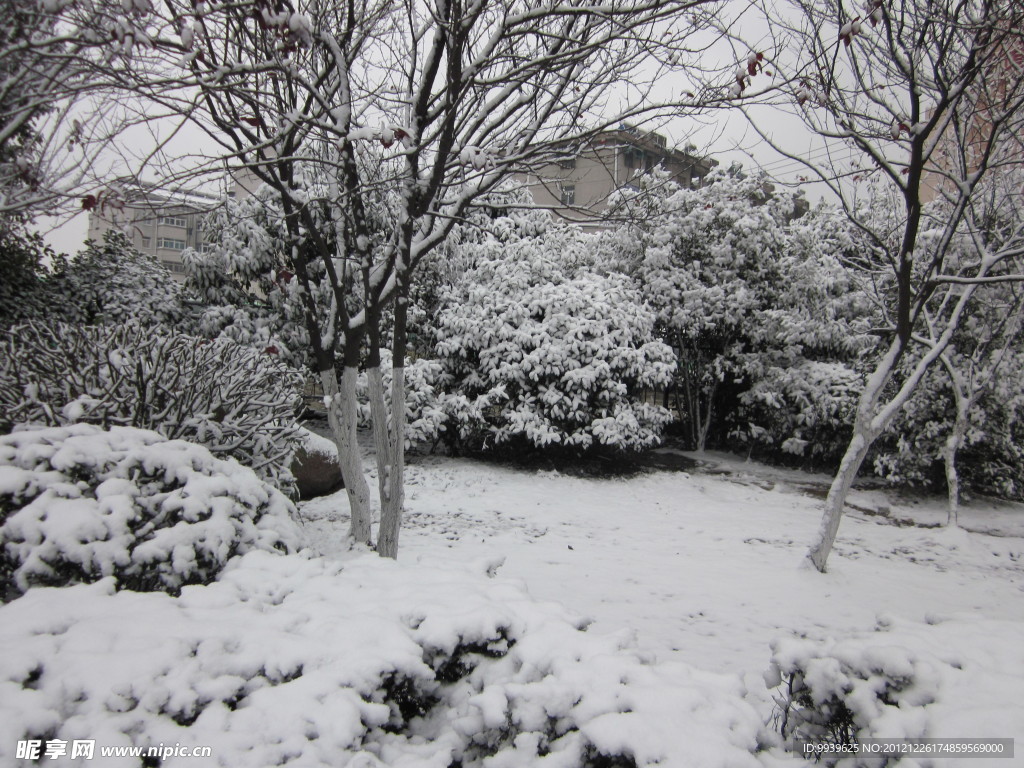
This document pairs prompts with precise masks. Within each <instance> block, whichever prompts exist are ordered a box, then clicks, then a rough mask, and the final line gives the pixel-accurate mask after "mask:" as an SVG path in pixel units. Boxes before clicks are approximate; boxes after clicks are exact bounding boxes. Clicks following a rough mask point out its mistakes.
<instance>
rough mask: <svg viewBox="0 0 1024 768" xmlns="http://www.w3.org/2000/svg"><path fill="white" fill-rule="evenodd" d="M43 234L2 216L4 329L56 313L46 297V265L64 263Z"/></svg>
mask: <svg viewBox="0 0 1024 768" xmlns="http://www.w3.org/2000/svg"><path fill="white" fill-rule="evenodd" d="M62 258H63V257H62V256H60V255H58V254H57V253H55V252H54V251H53V249H52V248H50V247H49V246H48V245H46V243H45V242H43V236H42V235H40V234H39V233H34V232H29V231H28V227H27V226H26V224H25V222H24V221H22V220H21V219H18V218H15V217H12V216H3V215H0V327H6V326H9V325H14V324H16V323H23V322H26V321H28V320H36V319H39V318H41V317H45V316H46V314H47V312H50V311H52V310H53V307H52V306H51V302H50V301H49V297H47V295H46V290H45V288H46V281H45V278H46V266H45V262H50V263H51V264H52V263H54V262H60V261H61V259H62Z"/></svg>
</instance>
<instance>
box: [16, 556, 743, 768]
mask: <svg viewBox="0 0 1024 768" xmlns="http://www.w3.org/2000/svg"><path fill="white" fill-rule="evenodd" d="M581 626H582V622H581V621H580V620H579V619H577V618H575V617H572V616H566V614H565V609H564V608H563V607H562V606H561V605H557V604H554V603H539V602H536V601H535V600H533V599H532V598H531V597H530V596H529V595H528V594H527V593H526V592H525V591H524V590H523V588H522V587H521V586H518V585H517V584H515V583H510V582H507V581H504V580H502V579H500V578H497V579H488V578H486V577H485V576H483V575H482V574H476V573H471V572H468V571H466V570H464V569H462V568H458V567H454V566H453V567H449V568H441V567H430V566H426V565H423V564H419V563H403V562H395V561H391V560H384V559H381V558H378V557H375V556H362V557H356V558H353V559H351V560H349V561H347V562H345V563H339V562H337V561H331V560H326V559H319V558H318V559H312V558H305V557H303V556H296V555H291V556H282V557H275V556H272V555H270V554H268V553H265V552H252V553H250V554H248V555H246V556H244V557H242V558H238V559H236V560H235V561H234V563H233V564H231V565H230V566H229V567H228V568H227V569H226V570H225V572H224V573H222V574H221V576H220V578H219V579H218V580H217V581H216V582H215V583H213V584H210V585H208V586H202V587H187V588H184V589H182V591H181V594H180V596H179V597H175V598H172V597H168V596H167V595H153V594H139V593H132V592H126V591H121V592H117V593H114V592H113V591H112V590H111V588H110V585H109V584H107V583H100V584H92V585H78V586H74V587H71V588H70V589H63V590H32V591H30V592H29V593H28V594H26V595H24V596H23V597H21V598H19V599H18V600H15V601H13V602H12V603H10V604H8V605H6V606H3V607H2V608H0V763H2V764H4V765H7V764H8V763H12V762H13V750H14V749H15V745H16V744H17V742H18V741H19V740H22V739H30V738H55V739H67V740H71V739H79V738H92V739H97V741H98V742H99V743H100V744H103V745H105V746H132V745H136V746H142V747H148V746H150V745H155V744H159V743H160V742H163V743H165V744H174V743H180V744H182V745H183V746H186V745H187V746H190V747H191V746H194V745H209V746H210V747H212V750H213V755H214V758H215V760H216V761H217V762H218V763H219V764H221V765H226V766H247V767H251V768H264V767H265V766H275V765H301V766H310V767H316V766H324V767H325V768H326V767H327V766H330V768H383V767H384V766H423V767H424V768H450V766H462V767H463V768H525V767H527V766H531V767H532V766H552V767H555V766H564V767H566V768H568V767H570V766H571V767H572V768H608V766H641V767H644V768H646V767H648V766H651V767H653V766H662V767H665V766H685V767H686V768H758V767H759V766H761V762H760V761H759V760H758V759H757V757H755V756H754V755H753V754H752V752H753V751H754V750H756V749H757V745H758V733H759V731H760V729H761V718H760V716H759V714H758V713H757V712H756V711H755V710H754V708H753V707H752V706H751V705H750V704H748V703H747V702H746V701H744V699H743V696H742V684H741V682H740V681H739V679H738V678H737V677H735V676H728V675H719V674H714V673H710V672H705V671H702V670H698V669H695V668H693V667H689V666H687V665H684V664H680V663H659V664H657V665H655V664H652V663H649V662H645V661H644V660H643V657H642V655H641V653H640V652H639V651H638V650H637V649H636V648H635V647H634V646H633V640H632V637H631V635H630V633H628V632H622V633H617V634H614V635H601V634H597V633H592V632H585V631H582V630H581V629H580V627H581ZM69 692H73V695H69ZM8 755H11V759H10V760H8V759H7V756H8ZM57 764H58V765H60V764H61V763H59V762H58V763H57ZM65 764H66V763H65ZM126 764H127V763H126ZM132 764H133V765H136V766H137V765H139V763H138V762H135V763H132ZM172 764H174V765H177V764H179V763H178V761H174V760H172V761H168V763H167V765H168V768H170V766H171V765H172ZM181 764H182V765H183V764H184V763H181Z"/></svg>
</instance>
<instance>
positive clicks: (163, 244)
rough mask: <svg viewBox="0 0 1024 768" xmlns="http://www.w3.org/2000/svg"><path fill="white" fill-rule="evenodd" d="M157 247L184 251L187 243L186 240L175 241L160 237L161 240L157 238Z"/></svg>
mask: <svg viewBox="0 0 1024 768" xmlns="http://www.w3.org/2000/svg"><path fill="white" fill-rule="evenodd" d="M156 247H157V248H166V249H167V250H169V251H184V250H185V241H184V240H174V239H173V238H170V237H159V238H157V241H156Z"/></svg>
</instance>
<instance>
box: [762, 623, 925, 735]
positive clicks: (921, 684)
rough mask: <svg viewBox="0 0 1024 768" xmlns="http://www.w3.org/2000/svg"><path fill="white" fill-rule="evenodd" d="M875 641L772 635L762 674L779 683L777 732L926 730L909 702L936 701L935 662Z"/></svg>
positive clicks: (914, 704)
mask: <svg viewBox="0 0 1024 768" xmlns="http://www.w3.org/2000/svg"><path fill="white" fill-rule="evenodd" d="M881 640H882V642H879V641H878V640H875V639H874V638H869V639H868V640H867V641H865V640H864V639H857V640H852V641H845V642H836V641H834V640H831V639H829V640H826V641H812V640H805V639H793V638H787V639H782V640H776V641H774V642H773V643H772V651H773V652H772V662H771V665H770V666H769V669H768V671H767V672H766V673H765V681H766V683H768V684H769V686H770V687H775V685H779V686H781V688H780V691H781V693H780V695H779V696H778V697H777V698H776V699H775V703H776V712H775V718H776V724H777V726H778V728H779V731H780V732H781V734H782V736H783V737H784V738H786V739H789V738H794V739H801V740H806V741H810V742H814V743H820V744H836V745H838V744H855V743H857V742H858V741H859V740H860V739H862V738H885V737H890V738H894V737H895V738H913V737H922V736H924V735H925V733H924V727H925V725H926V719H925V717H924V716H923V712H922V711H921V710H920V709H918V710H917V711H916V712H915V711H914V708H915V707H917V708H919V707H923V706H925V705H927V704H931V703H933V702H934V701H935V700H936V696H937V693H938V683H937V674H936V668H935V666H934V664H932V663H931V662H930V661H927V660H925V659H922V658H919V655H918V654H916V653H913V652H912V651H910V650H909V649H907V648H905V647H900V646H897V645H886V644H884V640H885V638H881ZM773 683H774V684H775V685H772V684H773Z"/></svg>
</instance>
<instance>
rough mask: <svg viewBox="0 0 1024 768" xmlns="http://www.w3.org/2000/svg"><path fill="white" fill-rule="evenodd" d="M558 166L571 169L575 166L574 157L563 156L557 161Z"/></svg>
mask: <svg viewBox="0 0 1024 768" xmlns="http://www.w3.org/2000/svg"><path fill="white" fill-rule="evenodd" d="M558 167H559V168H564V169H565V170H567V171H571V170H572V169H573V168H575V167H576V158H575V157H566V158H563V159H562V160H559V161H558Z"/></svg>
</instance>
